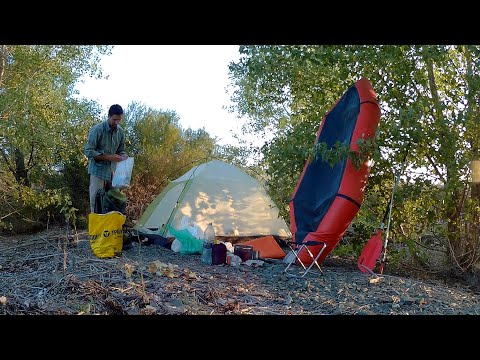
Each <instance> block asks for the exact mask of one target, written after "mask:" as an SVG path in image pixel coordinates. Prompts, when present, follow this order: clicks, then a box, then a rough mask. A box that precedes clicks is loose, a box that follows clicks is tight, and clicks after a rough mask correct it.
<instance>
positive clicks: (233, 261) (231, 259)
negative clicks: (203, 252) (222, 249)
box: [226, 253, 242, 267]
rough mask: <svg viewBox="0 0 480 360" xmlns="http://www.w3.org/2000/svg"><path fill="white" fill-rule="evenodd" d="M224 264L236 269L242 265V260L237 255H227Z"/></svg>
mask: <svg viewBox="0 0 480 360" xmlns="http://www.w3.org/2000/svg"><path fill="white" fill-rule="evenodd" d="M226 262H227V264H228V265H230V266H234V267H237V266H240V264H241V263H242V258H241V257H240V256H238V255H235V254H232V253H228V254H227V261H226Z"/></svg>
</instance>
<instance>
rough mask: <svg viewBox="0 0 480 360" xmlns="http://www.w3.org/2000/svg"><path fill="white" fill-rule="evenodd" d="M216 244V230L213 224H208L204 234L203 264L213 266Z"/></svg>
mask: <svg viewBox="0 0 480 360" xmlns="http://www.w3.org/2000/svg"><path fill="white" fill-rule="evenodd" d="M214 243H215V229H214V228H213V225H212V223H210V224H208V226H207V228H206V229H205V231H204V233H203V250H202V256H201V260H202V262H203V263H205V264H208V265H212V248H213V244H214Z"/></svg>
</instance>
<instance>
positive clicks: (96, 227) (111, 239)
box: [88, 211, 126, 258]
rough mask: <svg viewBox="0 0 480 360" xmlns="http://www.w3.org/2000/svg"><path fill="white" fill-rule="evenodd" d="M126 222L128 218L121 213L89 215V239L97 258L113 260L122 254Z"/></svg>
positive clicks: (111, 212)
mask: <svg viewBox="0 0 480 360" xmlns="http://www.w3.org/2000/svg"><path fill="white" fill-rule="evenodd" d="M125 220H126V216H125V215H123V214H122V213H121V212H119V211H110V212H108V213H106V214H96V213H90V214H89V215H88V237H89V239H90V246H91V248H92V251H93V253H94V254H95V255H96V256H97V257H99V258H111V257H114V256H116V255H120V254H121V253H122V245H123V224H124V223H125Z"/></svg>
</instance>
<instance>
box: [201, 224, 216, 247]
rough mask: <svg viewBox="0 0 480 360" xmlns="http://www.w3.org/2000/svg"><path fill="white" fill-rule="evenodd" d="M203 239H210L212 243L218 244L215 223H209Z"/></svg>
mask: <svg viewBox="0 0 480 360" xmlns="http://www.w3.org/2000/svg"><path fill="white" fill-rule="evenodd" d="M203 239H204V240H205V241H208V242H210V243H212V244H216V241H215V229H214V227H213V224H212V223H210V224H208V226H207V228H206V229H205V231H204V232H203Z"/></svg>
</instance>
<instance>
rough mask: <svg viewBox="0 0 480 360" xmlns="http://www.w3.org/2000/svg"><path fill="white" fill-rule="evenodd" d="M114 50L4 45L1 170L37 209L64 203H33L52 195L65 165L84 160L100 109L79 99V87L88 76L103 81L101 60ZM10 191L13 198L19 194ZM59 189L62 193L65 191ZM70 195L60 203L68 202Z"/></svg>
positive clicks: (1, 53)
mask: <svg viewBox="0 0 480 360" xmlns="http://www.w3.org/2000/svg"><path fill="white" fill-rule="evenodd" d="M110 50H111V47H109V46H70V45H69V46H56V45H28V46H27V45H12V46H8V45H0V119H1V121H0V168H1V169H2V171H3V172H2V176H7V175H6V174H7V173H10V174H11V175H12V176H13V178H14V179H15V184H13V183H12V185H11V186H17V187H20V188H21V187H25V189H23V190H19V191H20V193H22V192H23V193H24V192H25V191H27V189H30V190H29V191H31V192H30V195H28V196H27V197H28V198H29V201H31V202H32V204H35V205H34V206H35V208H37V206H40V207H45V206H47V204H49V203H52V202H53V201H54V199H56V200H59V198H57V197H55V196H52V195H51V194H50V195H48V196H44V198H45V199H44V200H45V201H37V200H38V199H36V200H33V199H34V197H35V194H36V195H38V196H43V195H46V192H44V190H46V188H47V182H48V181H49V179H50V178H51V177H55V176H57V175H58V174H59V172H60V171H61V170H62V168H63V167H64V164H65V161H67V160H68V159H69V158H71V157H72V156H75V157H77V158H80V157H81V148H82V147H83V144H84V141H83V140H84V138H85V137H86V133H87V132H88V128H89V127H90V126H91V125H92V124H93V123H94V121H96V117H97V115H98V105H97V104H95V103H94V102H90V101H87V100H84V99H78V98H76V97H75V95H76V91H75V88H74V85H75V84H76V82H77V81H79V79H80V78H81V76H83V75H85V74H89V75H91V76H97V77H100V76H102V72H101V69H100V68H99V66H98V64H99V61H98V60H99V57H100V56H101V55H103V54H109V52H110ZM20 188H19V189H20ZM10 190H13V189H9V190H7V192H9V194H8V195H11V194H13V193H15V192H14V191H10ZM56 190H57V194H59V193H60V192H61V191H63V190H65V189H63V190H61V189H56ZM42 192H43V194H42ZM65 196H67V194H64V195H62V196H60V198H63V199H64V200H65V201H66V202H68V201H69V200H67V199H66V197H65ZM67 197H68V196H67ZM59 201H60V200H59ZM61 201H63V200H61ZM39 204H43V205H39ZM32 206H33V205H32Z"/></svg>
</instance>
